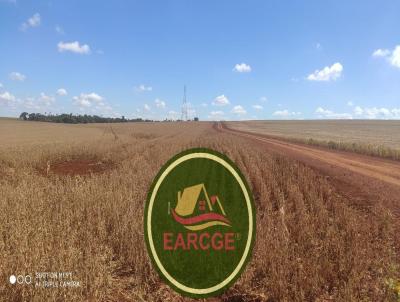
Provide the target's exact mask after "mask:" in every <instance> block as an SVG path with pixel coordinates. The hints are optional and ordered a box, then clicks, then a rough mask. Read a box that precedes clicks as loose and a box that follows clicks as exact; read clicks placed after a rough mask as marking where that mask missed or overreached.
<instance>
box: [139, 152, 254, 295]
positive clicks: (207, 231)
mask: <svg viewBox="0 0 400 302" xmlns="http://www.w3.org/2000/svg"><path fill="white" fill-rule="evenodd" d="M254 236H255V212H254V204H253V200H252V196H251V194H250V191H249V189H248V185H247V183H246V181H245V178H244V177H243V175H242V174H241V173H240V171H239V169H238V168H237V167H236V166H235V165H234V163H233V162H232V161H231V160H229V159H228V158H227V157H226V156H224V155H222V154H220V153H218V152H215V151H212V150H208V149H190V150H187V151H185V152H182V153H180V154H178V155H176V156H174V157H173V158H172V159H171V160H169V161H168V162H167V163H166V164H165V165H164V166H163V168H162V169H161V170H160V172H159V173H158V175H157V176H156V178H155V180H154V181H153V184H152V186H151V190H150V191H149V194H148V200H147V204H146V209H145V237H146V243H147V248H148V251H149V255H150V257H151V259H152V261H153V263H154V264H155V266H156V268H157V271H158V272H159V274H160V275H161V276H162V278H163V279H164V280H165V281H166V282H167V283H168V284H169V285H170V286H171V287H173V288H174V289H175V290H176V291H178V292H180V293H182V294H184V295H188V296H192V297H207V296H212V295H217V294H219V293H221V292H222V291H224V290H226V289H227V288H228V287H229V286H230V285H232V284H233V283H234V281H235V280H236V279H237V278H238V277H239V275H240V273H241V272H242V271H243V269H244V267H245V264H246V263H247V261H248V259H249V257H250V256H251V251H252V246H253V241H254Z"/></svg>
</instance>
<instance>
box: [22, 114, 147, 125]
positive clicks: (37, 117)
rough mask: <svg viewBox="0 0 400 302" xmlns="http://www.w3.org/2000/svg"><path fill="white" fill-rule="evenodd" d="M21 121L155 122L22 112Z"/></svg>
mask: <svg viewBox="0 0 400 302" xmlns="http://www.w3.org/2000/svg"><path fill="white" fill-rule="evenodd" d="M19 118H20V119H23V120H29V121H40V122H52V123H66V124H87V123H125V122H154V121H153V120H147V119H146V120H143V119H142V118H136V119H127V118H125V116H121V117H102V116H98V115H87V114H84V115H80V114H79V115H74V114H72V113H70V114H67V113H62V114H52V113H48V114H41V113H28V112H22V113H21V115H20V116H19Z"/></svg>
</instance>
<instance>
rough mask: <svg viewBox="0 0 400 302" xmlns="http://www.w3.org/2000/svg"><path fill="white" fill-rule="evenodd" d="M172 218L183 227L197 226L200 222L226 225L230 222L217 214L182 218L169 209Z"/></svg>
mask: <svg viewBox="0 0 400 302" xmlns="http://www.w3.org/2000/svg"><path fill="white" fill-rule="evenodd" d="M171 212H172V216H173V217H174V219H175V220H176V221H177V222H179V223H180V224H183V225H192V224H198V223H200V222H205V221H222V222H225V223H227V224H231V222H230V221H229V220H228V219H226V218H225V216H222V215H220V214H217V213H205V214H200V215H197V216H194V217H189V218H183V217H181V216H179V215H178V214H176V213H175V210H174V209H171Z"/></svg>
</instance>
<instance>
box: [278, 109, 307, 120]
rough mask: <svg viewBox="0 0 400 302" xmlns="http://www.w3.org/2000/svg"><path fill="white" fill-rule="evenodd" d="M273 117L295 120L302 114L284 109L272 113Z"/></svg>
mask: <svg viewBox="0 0 400 302" xmlns="http://www.w3.org/2000/svg"><path fill="white" fill-rule="evenodd" d="M272 115H273V116H277V117H280V118H293V117H296V116H299V115H301V112H295V111H289V110H287V109H284V110H277V111H275V112H274V113H272Z"/></svg>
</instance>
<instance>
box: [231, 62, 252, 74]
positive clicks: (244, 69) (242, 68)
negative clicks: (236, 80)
mask: <svg viewBox="0 0 400 302" xmlns="http://www.w3.org/2000/svg"><path fill="white" fill-rule="evenodd" d="M233 70H234V71H236V72H250V71H251V67H250V65H247V64H246V63H241V64H236V65H235V67H234V68H233Z"/></svg>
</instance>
